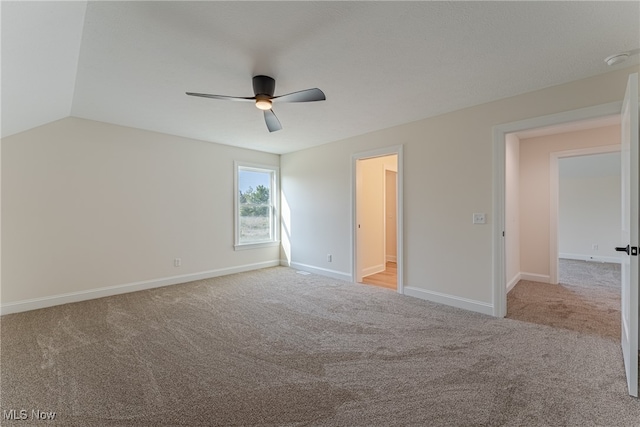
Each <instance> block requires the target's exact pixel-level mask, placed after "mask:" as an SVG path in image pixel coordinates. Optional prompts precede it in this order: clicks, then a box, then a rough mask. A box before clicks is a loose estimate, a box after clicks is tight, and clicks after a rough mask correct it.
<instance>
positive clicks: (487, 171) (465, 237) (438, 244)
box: [281, 67, 637, 312]
mask: <svg viewBox="0 0 640 427" xmlns="http://www.w3.org/2000/svg"><path fill="white" fill-rule="evenodd" d="M634 71H637V67H635V68H633V69H626V70H620V71H615V72H612V73H608V74H605V75H601V76H597V77H593V78H589V79H585V80H580V81H576V82H572V83H568V84H564V85H561V86H556V87H551V88H548V89H544V90H540V91H536V92H531V93H527V94H523V95H519V96H515V97H512V98H507V99H503V100H499V101H495V102H491V103H488V104H483V105H480V106H477V107H473V108H467V109H464V110H460V111H456V112H452V113H449V114H445V115H442V116H439V117H434V118H430V119H425V120H421V121H417V122H413V123H409V124H405V125H401V126H396V127H393V128H389V129H384V130H380V131H377V132H372V133H369V134H366V135H360V136H357V137H353V138H349V139H346V140H342V141H338V142H335V143H331V144H326V145H322V146H319V147H315V148H311V149H308V150H303V151H299V152H295V153H290V154H286V155H283V156H282V157H281V173H282V177H283V179H282V190H283V194H285V196H286V198H287V199H288V200H289V203H290V204H291V212H292V215H291V227H292V233H291V246H292V248H293V249H292V252H291V260H292V261H293V262H295V263H299V264H306V265H312V266H317V267H319V268H327V267H328V266H327V264H326V263H324V261H323V259H324V257H325V256H324V254H326V253H328V252H327V251H330V250H331V251H334V252H333V253H334V263H333V265H332V266H331V267H330V268H332V270H335V271H338V272H342V273H343V274H344V275H345V276H347V277H348V276H349V275H350V273H351V271H352V262H351V256H350V250H351V247H352V242H351V238H350V236H351V233H350V231H351V228H350V222H351V221H350V218H351V216H350V206H351V197H352V194H351V190H350V188H349V187H350V186H349V183H350V169H351V162H350V160H351V156H352V155H353V154H354V153H358V152H364V151H368V150H373V149H377V148H382V147H389V146H393V145H400V144H401V145H403V146H404V218H403V224H404V236H403V238H404V260H405V265H404V284H405V287H410V288H413V289H414V291H411V292H412V294H413V295H418V294H419V295H421V296H423V297H425V298H431V299H437V298H440V300H443V298H444V299H446V298H448V300H447V302H453V303H457V302H463V303H464V304H466V306H467V307H469V308H472V309H477V310H479V311H485V312H491V304H492V286H493V282H494V276H493V274H492V244H493V242H492V222H493V221H494V217H493V212H492V200H493V194H492V185H493V169H494V168H495V167H497V166H496V165H494V164H493V141H492V135H493V133H492V127H493V126H495V125H499V124H504V123H510V122H514V121H518V120H524V119H528V118H533V117H540V116H544V115H548V114H553V113H558V112H563V111H569V110H574V109H578V108H582V107H588V106H593V105H599V104H604V103H609V102H615V101H621V100H622V98H623V96H624V90H625V87H626V82H627V77H628V74H629V73H631V72H634ZM329 200H330V201H331V203H327V202H328V201H329ZM473 212H485V213H487V224H485V225H474V224H472V213H473ZM547 262H548V261H547ZM405 291H406V289H405Z"/></svg>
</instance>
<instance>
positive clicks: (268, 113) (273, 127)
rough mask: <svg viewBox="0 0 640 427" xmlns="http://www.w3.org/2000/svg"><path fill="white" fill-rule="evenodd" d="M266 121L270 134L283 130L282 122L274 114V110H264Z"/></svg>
mask: <svg viewBox="0 0 640 427" xmlns="http://www.w3.org/2000/svg"><path fill="white" fill-rule="evenodd" d="M264 121H265V123H266V124H267V129H269V132H275V131H277V130H280V129H282V125H281V124H280V120H278V118H277V117H276V113H274V112H273V110H264Z"/></svg>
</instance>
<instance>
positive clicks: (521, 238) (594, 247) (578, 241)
mask: <svg viewBox="0 0 640 427" xmlns="http://www.w3.org/2000/svg"><path fill="white" fill-rule="evenodd" d="M619 141H620V133H619V118H616V117H609V118H602V119H599V120H591V121H582V122H579V123H570V124H566V125H564V126H563V127H561V128H559V127H557V126H555V127H552V128H547V129H536V130H530V131H527V132H522V133H519V134H515V135H510V136H509V137H508V139H507V150H506V151H507V156H506V162H507V165H506V174H507V182H506V193H505V195H506V198H505V202H506V203H505V206H506V212H505V216H506V218H505V219H506V221H505V231H506V235H507V238H506V239H505V245H506V247H505V249H506V251H505V252H506V253H505V260H506V265H507V279H508V285H509V286H508V288H507V301H506V304H507V312H506V315H507V317H509V318H512V319H517V320H524V321H529V322H532V323H540V324H545V325H549V326H554V327H559V328H564V329H571V330H578V331H581V332H586V333H593V334H596V335H600V336H603V337H607V338H611V339H613V340H615V339H617V338H618V337H619V335H620V324H619V323H620V322H619V318H620V311H619V307H620V276H619V265H617V266H616V265H611V264H605V262H609V263H611V262H616V261H618V260H619V256H617V254H616V253H615V250H614V247H615V246H617V244H618V240H619V236H620V232H619V230H620V212H619V211H620V197H619V196H620V173H619V165H620V154H619V150H620V144H619ZM600 144H607V145H600ZM509 178H511V179H509ZM616 209H617V210H616ZM516 228H517V232H514V231H515V230H514V229H516ZM516 257H517V259H516ZM616 267H617V269H616ZM616 270H617V274H616ZM559 273H563V275H564V277H562V276H560V275H559ZM607 276H611V277H609V279H611V280H603V279H604V278H606V277H607ZM559 279H560V280H559ZM616 283H617V286H616Z"/></svg>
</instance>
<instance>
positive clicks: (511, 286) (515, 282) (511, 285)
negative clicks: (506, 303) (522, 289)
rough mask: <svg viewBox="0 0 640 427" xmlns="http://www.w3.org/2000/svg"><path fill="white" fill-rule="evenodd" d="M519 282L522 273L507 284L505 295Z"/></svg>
mask: <svg viewBox="0 0 640 427" xmlns="http://www.w3.org/2000/svg"><path fill="white" fill-rule="evenodd" d="M520 280H522V273H518V274H516V275H515V276H514V277H513V279H511V280H510V281H509V283H507V293H509V291H511V289H513V287H514V286H515V285H517V284H518V282H519V281H520Z"/></svg>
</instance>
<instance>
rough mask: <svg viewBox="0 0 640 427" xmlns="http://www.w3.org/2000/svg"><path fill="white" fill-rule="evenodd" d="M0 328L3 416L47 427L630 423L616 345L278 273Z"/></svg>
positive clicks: (152, 293) (633, 417) (75, 307)
mask: <svg viewBox="0 0 640 427" xmlns="http://www.w3.org/2000/svg"><path fill="white" fill-rule="evenodd" d="M0 326H1V331H2V334H1V342H2V347H1V350H0V356H1V359H0V367H1V372H0V379H1V387H2V394H1V395H0V407H1V409H3V410H7V409H11V408H16V409H21V408H24V409H27V410H29V411H30V410H31V409H40V410H46V411H55V412H57V414H58V418H57V421H56V424H57V425H64V426H218V425H220V426H234V425H237V426H240V425H242V426H275V425H278V426H595V425H600V426H634V425H636V426H637V425H640V402H639V401H638V400H636V399H632V398H630V397H628V396H627V391H626V384H625V379H624V370H623V366H622V360H621V355H620V351H619V348H618V345H617V344H616V343H614V342H612V341H611V340H607V339H603V338H600V337H597V336H592V335H587V334H581V333H577V332H575V331H568V330H561V329H554V328H550V327H547V326H541V325H534V324H529V323H524V322H519V321H514V320H509V319H496V318H492V317H489V316H484V315H480V314H475V313H471V312H466V311H463V310H457V309H454V308H449V307H445V306H440V305H437V304H433V303H429V302H426V301H422V300H418V299H415V298H410V297H403V296H400V295H398V294H397V293H395V292H393V291H391V290H387V289H383V288H377V287H372V286H365V285H354V284H349V283H345V282H340V281H337V280H333V279H329V278H324V277H320V276H316V275H311V276H302V275H298V274H296V273H295V272H294V271H293V270H291V269H288V268H284V267H276V268H270V269H265V270H260V271H255V272H249V273H243V274H237V275H232V276H226V277H221V278H216V279H210V280H203V281H198V282H194V283H190V284H185V285H175V286H170V287H166V288H160V289H155V290H149V291H144V292H138V293H133V294H126V295H120V296H115V297H109V298H103V299H99V300H93V301H87V302H83V303H77V304H68V305H64V306H59V307H53V308H50V309H44V310H39V311H34V312H27V313H21V314H15V315H8V316H4V317H2V319H1V321H0ZM34 424H35V425H43V423H37V424H36V423H32V424H29V423H28V422H23V421H20V422H14V423H12V422H6V421H5V422H4V423H3V425H21V426H24V425H34Z"/></svg>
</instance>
